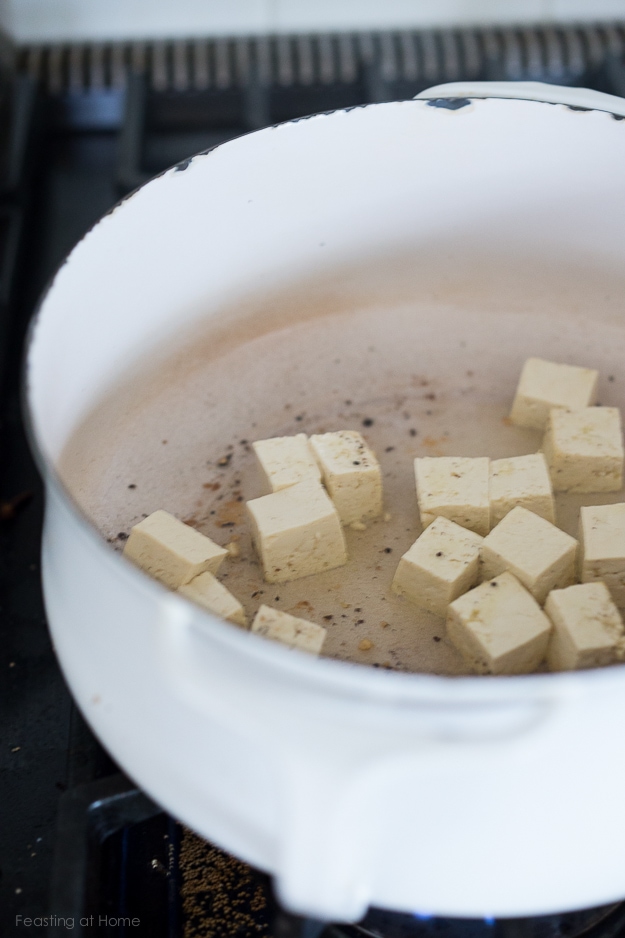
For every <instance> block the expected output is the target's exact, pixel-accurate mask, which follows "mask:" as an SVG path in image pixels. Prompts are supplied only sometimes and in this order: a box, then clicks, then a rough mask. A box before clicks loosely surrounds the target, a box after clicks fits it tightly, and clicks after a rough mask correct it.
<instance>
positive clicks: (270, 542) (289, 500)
mask: <svg viewBox="0 0 625 938" xmlns="http://www.w3.org/2000/svg"><path fill="white" fill-rule="evenodd" d="M247 510H248V514H249V518H250V522H251V530H252V539H253V541H254V545H255V547H256V550H257V552H258V555H259V557H260V559H261V562H262V565H263V570H264V574H265V579H266V580H267V582H268V583H283V582H285V581H287V580H298V579H299V578H300V577H303V576H310V575H311V574H313V573H322V572H323V571H325V570H332V569H333V568H334V567H341V566H343V564H345V563H347V550H346V547H345V538H344V536H343V529H342V527H341V519H340V518H339V515H338V512H337V510H336V508H335V507H334V505H333V504H332V502H331V501H330V498H329V497H328V495H327V493H326V491H325V489H324V488H323V486H322V485H321V483H320V482H315V481H313V480H306V481H304V482H297V483H296V484H295V485H290V486H289V487H288V488H286V489H281V490H280V491H279V492H273V493H272V494H271V495H263V496H261V497H260V498H254V499H252V501H249V502H248V503H247Z"/></svg>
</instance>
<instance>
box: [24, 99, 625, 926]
mask: <svg viewBox="0 0 625 938" xmlns="http://www.w3.org/2000/svg"><path fill="white" fill-rule="evenodd" d="M426 97H429V98H430V99H433V100H414V101H410V102H400V103H389V104H383V105H372V106H368V107H364V108H357V109H352V110H351V111H341V112H336V113H332V114H324V115H318V116H315V117H313V118H311V119H308V120H302V121H299V122H292V123H288V124H283V125H280V126H278V127H276V128H269V129H266V130H262V131H259V132H257V133H253V134H250V135H249V136H246V137H243V138H240V139H237V140H234V141H232V142H230V143H227V144H225V145H223V146H221V147H219V148H217V149H215V150H213V151H211V152H210V153H208V154H203V155H199V156H197V157H194V158H193V159H192V160H191V161H190V162H189V163H188V164H186V165H185V166H181V167H178V168H174V169H172V170H170V171H168V172H166V173H165V174H163V175H162V176H160V177H158V178H157V179H155V180H153V181H152V182H150V183H148V184H147V185H145V186H144V187H143V188H141V189H140V190H138V191H137V192H135V193H134V194H133V195H132V196H130V197H129V198H128V199H126V200H125V201H124V202H122V203H121V204H120V205H118V206H117V207H116V208H115V209H114V210H113V211H112V212H111V213H110V214H109V215H107V216H106V217H105V218H104V219H102V221H100V222H99V223H98V224H97V225H96V226H95V227H94V228H93V229H92V230H91V231H90V232H89V234H88V235H87V236H86V237H85V238H84V239H83V240H82V241H81V242H80V244H78V245H77V247H76V248H75V249H74V250H73V252H72V253H71V255H70V256H69V258H68V260H67V262H66V263H65V264H64V266H63V267H62V268H61V269H60V270H59V272H58V273H57V275H56V277H55V279H54V281H53V283H52V285H51V287H50V289H49V290H48V292H47V294H46V296H45V297H44V299H43V301H42V304H41V308H40V310H39V313H38V315H37V317H36V320H35V322H34V324H33V328H32V333H31V341H30V348H29V353H28V360H27V374H26V388H27V400H28V408H29V414H30V421H31V426H32V437H33V440H34V447H35V450H36V452H37V454H38V459H39V462H40V466H41V470H42V472H43V474H44V476H45V480H46V491H47V507H46V520H45V530H44V542H43V579H44V588H45V599H46V608H47V612H48V617H49V622H50V628H51V631H52V635H53V639H54V645H55V649H56V652H57V654H58V657H59V660H60V662H61V665H62V668H63V671H64V673H65V675H66V678H67V680H68V682H69V685H70V687H71V689H72V691H73V693H74V695H75V697H76V700H77V701H78V704H79V706H80V707H81V710H82V712H83V713H84V715H85V717H86V719H87V720H88V721H89V723H90V725H91V726H92V728H93V729H94V731H95V732H96V734H97V735H98V736H99V737H100V739H101V740H102V741H103V743H104V744H105V746H106V747H107V748H108V749H109V750H110V752H111V753H112V755H113V756H114V757H115V759H116V760H117V761H118V762H119V764H120V765H121V766H122V767H123V768H124V769H125V770H126V771H127V772H128V773H129V775H130V776H131V777H132V778H133V779H135V780H136V782H137V783H138V784H139V785H140V786H141V787H142V788H143V789H144V790H145V791H146V792H147V793H149V794H150V795H151V796H152V797H153V798H155V799H156V800H157V801H158V802H160V803H161V804H162V805H163V806H164V807H165V808H166V809H167V810H168V811H170V812H172V813H173V814H174V815H175V816H177V817H178V818H180V819H181V820H182V821H184V822H185V823H187V824H189V825H190V826H191V827H193V828H194V829H195V830H196V831H198V832H199V833H200V834H202V835H204V836H206V837H207V838H209V839H211V840H213V841H214V842H216V843H217V844H219V845H221V846H223V847H225V848H227V849H228V850H230V851H232V852H233V853H235V854H236V855H238V856H239V857H241V858H243V859H244V860H246V861H248V862H250V863H252V864H254V865H256V866H258V867H260V868H262V869H264V870H267V871H269V872H270V873H272V874H273V875H274V876H275V879H276V883H277V888H278V892H279V895H280V897H281V898H282V900H283V901H284V903H285V904H286V905H287V906H288V907H290V908H292V909H294V910H296V911H299V912H304V913H312V914H315V915H317V916H319V917H326V918H329V919H343V920H350V919H352V920H353V919H356V918H358V917H359V916H360V915H361V914H362V913H363V912H364V911H365V909H366V907H367V906H368V905H369V904H374V905H377V906H381V907H386V908H393V909H397V910H405V911H414V912H429V913H437V914H441V915H458V916H482V915H497V916H506V915H512V916H517V915H531V914H542V913H549V912H554V911H557V910H565V909H573V908H579V907H583V906H591V905H598V904H601V903H607V902H610V901H613V900H616V899H620V898H622V897H623V896H625V811H624V810H623V792H624V791H625V741H624V740H625V734H624V732H623V725H624V723H625V669H623V668H622V667H616V668H612V669H607V670H601V671H592V672H585V673H574V674H563V675H545V674H543V675H534V676H528V677H522V678H495V679H480V678H460V679H450V678H438V677H432V676H423V675H407V674H399V673H387V672H384V671H377V670H373V669H369V668H366V667H359V666H350V665H345V664H343V663H340V662H336V661H332V660H323V659H321V660H316V659H313V658H309V657H307V656H305V655H300V654H297V653H292V652H289V651H288V650H286V649H283V648H282V647H279V646H277V645H274V644H271V643H268V642H266V641H264V640H262V639H260V638H257V637H256V636H254V635H250V634H248V633H245V632H243V631H241V630H239V629H237V628H234V627H232V626H230V625H227V624H225V623H224V622H222V621H219V620H217V619H215V618H212V617H210V616H208V615H206V614H204V613H202V612H200V611H199V610H197V609H195V608H194V607H192V606H191V605H190V604H189V603H187V602H186V601H184V600H182V599H180V598H179V597H177V596H176V595H173V594H170V593H168V592H167V591H166V590H165V589H163V588H161V586H160V585H159V584H158V583H156V582H152V581H151V580H149V579H148V578H147V577H145V576H144V575H143V574H141V573H140V572H139V571H137V570H136V569H134V568H133V567H132V566H131V565H130V564H128V563H127V562H126V561H125V560H124V559H123V558H121V557H120V556H119V555H117V554H116V553H114V552H113V551H112V550H111V549H110V547H109V546H108V545H107V544H106V543H105V542H104V540H103V539H102V538H101V537H100V535H99V534H98V533H97V532H96V530H95V529H94V528H93V527H92V526H91V525H90V524H89V523H88V522H87V520H86V519H85V517H84V516H83V515H82V514H81V513H80V511H79V510H78V509H77V507H76V506H75V504H74V502H73V500H72V498H71V495H70V494H69V493H68V492H67V491H66V490H65V489H64V487H63V485H62V484H61V482H60V481H59V478H58V474H57V471H56V466H57V464H58V460H59V456H60V453H61V451H62V449H63V446H64V444H65V443H66V441H67V440H68V438H69V436H70V435H71V434H72V431H73V430H74V429H75V428H76V427H77V426H78V424H79V423H80V421H81V419H82V418H83V417H84V416H85V414H86V413H88V412H89V409H90V408H91V406H92V405H93V404H94V403H95V402H96V401H97V400H98V399H99V397H100V396H101V395H102V394H103V393H104V391H105V390H106V389H107V388H109V387H110V386H111V385H112V384H113V383H114V382H115V380H116V379H117V378H118V377H119V376H120V375H122V374H124V372H125V371H126V370H127V369H128V368H130V367H131V366H132V365H133V363H134V362H135V361H136V360H138V359H139V358H140V357H142V356H144V355H145V354H147V353H148V352H149V351H150V349H151V348H156V347H159V346H162V344H163V343H164V342H166V341H167V340H168V337H172V336H174V335H175V334H176V331H177V330H178V329H179V328H180V325H181V323H183V324H184V325H189V324H191V323H192V322H193V321H195V320H199V318H200V317H202V316H206V315H210V314H211V313H212V312H213V311H216V310H218V309H220V308H221V307H223V306H224V305H226V304H230V303H232V302H233V301H234V300H235V299H236V297H237V296H239V295H243V294H244V293H249V291H250V290H251V289H252V288H253V287H254V286H255V285H256V286H258V287H259V288H263V289H264V288H269V286H271V285H273V284H278V283H280V282H281V280H283V279H284V278H285V277H286V276H287V275H288V276H289V277H293V276H294V275H296V274H298V273H300V272H301V273H305V272H306V271H307V270H308V269H309V267H310V265H311V264H312V263H313V259H314V263H316V264H318V263H319V261H318V256H319V252H318V247H317V246H318V243H319V241H320V240H323V241H324V242H325V243H327V244H328V247H327V249H326V250H327V252H329V253H328V254H326V255H324V256H325V257H329V256H331V262H332V263H338V262H340V261H342V260H343V259H345V260H350V259H353V258H355V257H358V256H359V255H361V254H362V255H363V256H364V255H366V254H367V253H370V252H371V251H375V250H376V249H378V248H379V249H380V250H384V249H385V248H386V247H388V245H396V244H398V243H400V242H401V240H402V238H406V239H412V242H413V243H417V242H419V241H420V242H421V243H423V244H427V243H428V239H429V238H432V237H434V236H435V237H436V239H437V242H438V243H439V244H441V243H442V244H444V243H445V238H446V237H447V235H448V233H453V231H454V230H456V229H457V227H458V226H459V225H462V224H467V223H471V222H472V221H473V220H474V223H475V226H476V227H478V226H479V229H480V231H483V232H484V231H486V232H488V231H489V230H490V229H491V228H493V230H494V227H496V228H497V231H498V232H500V235H501V236H500V238H499V241H500V244H501V245H503V248H502V249H503V250H509V251H511V252H512V251H519V250H522V248H523V245H524V244H525V243H526V242H527V243H529V241H530V239H534V240H535V239H536V238H538V239H539V240H540V243H541V245H543V248H544V251H545V252H547V254H549V252H550V251H553V255H554V257H556V256H557V257H559V258H561V257H562V256H563V255H567V253H571V255H574V256H576V257H579V256H585V255H592V257H593V258H594V259H595V260H596V259H597V258H599V259H600V260H601V262H602V263H605V264H606V265H607V266H610V265H612V266H613V267H617V266H621V267H622V266H623V264H624V263H625V120H622V117H623V115H624V114H625V102H623V101H622V100H620V99H616V98H611V97H608V96H605V95H603V96H602V95H598V94H596V93H594V92H588V91H584V90H579V89H554V88H552V87H548V86H519V85H510V86H482V85H480V86H465V85H462V86H452V87H442V88H439V89H434V91H432V92H429V93H426ZM501 98H504V99H506V100H501ZM545 101H551V102H564V103H563V104H562V103H560V104H558V103H544V102H545ZM530 191H531V192H532V193H533V194H534V195H535V198H534V199H533V201H532V206H533V207H532V211H529V212H528V211H525V210H524V209H525V208H526V206H525V204H524V203H525V202H526V200H527V192H530ZM519 192H521V193H525V195H522V196H519ZM542 206H544V208H543V207H542ZM554 206H556V208H555V209H554ZM563 206H565V207H566V210H565V211H562V207H563ZM493 226H494V227H493ZM452 260H453V258H452ZM328 263H330V261H328ZM624 314H625V310H624Z"/></svg>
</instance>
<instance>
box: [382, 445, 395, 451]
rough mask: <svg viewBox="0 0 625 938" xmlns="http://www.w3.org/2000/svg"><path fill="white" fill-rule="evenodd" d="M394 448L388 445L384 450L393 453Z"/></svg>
mask: <svg viewBox="0 0 625 938" xmlns="http://www.w3.org/2000/svg"><path fill="white" fill-rule="evenodd" d="M394 449H395V447H394V446H387V447H386V449H385V450H384V452H385V453H392V452H393V450H394Z"/></svg>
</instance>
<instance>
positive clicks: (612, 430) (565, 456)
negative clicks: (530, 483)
mask: <svg viewBox="0 0 625 938" xmlns="http://www.w3.org/2000/svg"><path fill="white" fill-rule="evenodd" d="M542 448H543V452H544V454H545V458H546V460H547V463H548V465H549V472H550V475H551V482H552V484H553V487H554V490H555V491H556V492H618V490H619V489H620V488H621V487H622V485H623V434H622V430H621V414H620V411H619V409H618V408H617V407H585V408H583V410H561V409H558V410H552V411H550V413H549V420H548V421H547V430H546V431H545V436H544V439H543V446H542Z"/></svg>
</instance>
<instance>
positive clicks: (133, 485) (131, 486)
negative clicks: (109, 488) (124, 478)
mask: <svg viewBox="0 0 625 938" xmlns="http://www.w3.org/2000/svg"><path fill="white" fill-rule="evenodd" d="M136 487H137V486H136V485H135V484H134V482H132V483H131V484H130V485H129V486H128V488H129V489H136Z"/></svg>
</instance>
